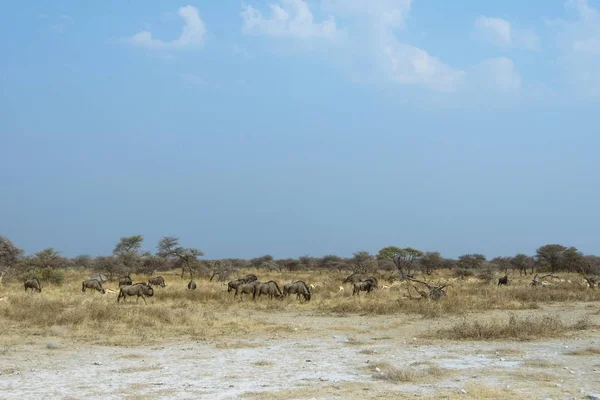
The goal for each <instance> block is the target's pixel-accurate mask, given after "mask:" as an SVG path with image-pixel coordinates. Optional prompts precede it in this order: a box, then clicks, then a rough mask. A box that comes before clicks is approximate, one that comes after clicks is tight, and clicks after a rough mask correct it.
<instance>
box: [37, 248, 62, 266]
mask: <svg viewBox="0 0 600 400" xmlns="http://www.w3.org/2000/svg"><path fill="white" fill-rule="evenodd" d="M30 261H31V262H32V263H33V265H34V266H35V267H36V268H39V269H50V270H52V269H57V268H59V267H61V266H62V265H64V264H65V258H64V257H62V256H61V255H60V253H59V252H58V251H56V250H54V249H53V248H51V247H50V248H47V249H44V250H42V251H38V252H37V253H35V254H34V255H33V257H32V258H31V259H30Z"/></svg>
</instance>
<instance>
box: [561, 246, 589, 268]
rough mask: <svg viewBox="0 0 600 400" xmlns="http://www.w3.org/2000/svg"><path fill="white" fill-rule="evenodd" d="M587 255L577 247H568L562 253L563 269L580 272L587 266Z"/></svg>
mask: <svg viewBox="0 0 600 400" xmlns="http://www.w3.org/2000/svg"><path fill="white" fill-rule="evenodd" d="M587 265H588V263H587V262H586V259H585V256H584V255H583V253H582V252H581V251H579V250H577V248H576V247H569V248H567V249H566V250H565V251H564V252H563V255H562V267H563V269H565V270H567V271H571V272H578V271H581V270H582V269H584V268H585V267H587Z"/></svg>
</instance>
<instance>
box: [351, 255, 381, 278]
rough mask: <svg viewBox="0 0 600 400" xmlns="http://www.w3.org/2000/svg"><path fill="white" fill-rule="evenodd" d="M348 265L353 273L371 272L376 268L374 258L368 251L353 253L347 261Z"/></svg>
mask: <svg viewBox="0 0 600 400" xmlns="http://www.w3.org/2000/svg"><path fill="white" fill-rule="evenodd" d="M348 264H349V265H350V266H351V267H352V271H353V272H355V273H356V272H357V273H366V272H373V271H374V270H375V268H376V267H377V262H376V261H375V257H374V256H373V255H371V254H370V253H369V252H368V251H358V252H356V253H354V254H353V255H352V258H350V259H349V260H348Z"/></svg>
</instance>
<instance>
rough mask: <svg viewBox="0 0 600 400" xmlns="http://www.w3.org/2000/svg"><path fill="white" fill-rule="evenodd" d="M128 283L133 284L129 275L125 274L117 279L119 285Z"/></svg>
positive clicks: (127, 284)
mask: <svg viewBox="0 0 600 400" xmlns="http://www.w3.org/2000/svg"><path fill="white" fill-rule="evenodd" d="M129 285H133V280H132V279H131V276H129V275H127V276H124V277H123V278H121V279H119V287H121V286H129Z"/></svg>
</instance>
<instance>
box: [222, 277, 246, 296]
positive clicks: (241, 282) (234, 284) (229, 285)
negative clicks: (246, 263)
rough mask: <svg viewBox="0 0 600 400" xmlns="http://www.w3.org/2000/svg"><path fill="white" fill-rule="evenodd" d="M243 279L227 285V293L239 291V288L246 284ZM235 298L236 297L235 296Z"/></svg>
mask: <svg viewBox="0 0 600 400" xmlns="http://www.w3.org/2000/svg"><path fill="white" fill-rule="evenodd" d="M245 283H246V282H244V281H243V280H241V279H239V278H238V279H234V280H232V281H230V282H229V283H228V284H227V292H231V291H232V290H237V288H238V286H240V285H243V284H245ZM234 297H235V296H234Z"/></svg>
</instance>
